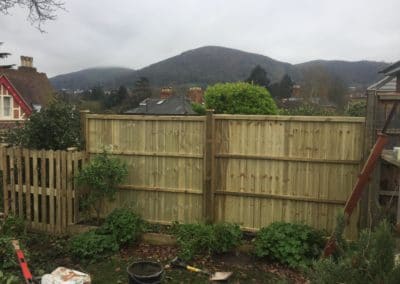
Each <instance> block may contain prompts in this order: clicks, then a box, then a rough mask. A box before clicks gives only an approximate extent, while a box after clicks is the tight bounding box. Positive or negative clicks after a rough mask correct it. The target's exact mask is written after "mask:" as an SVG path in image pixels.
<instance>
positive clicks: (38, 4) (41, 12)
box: [0, 0, 64, 32]
mask: <svg viewBox="0 0 400 284" xmlns="http://www.w3.org/2000/svg"><path fill="white" fill-rule="evenodd" d="M15 6H20V7H23V8H27V9H28V11H29V13H28V21H29V22H30V23H32V24H35V25H36V27H37V28H38V29H39V30H40V31H41V32H43V29H42V28H41V27H42V24H43V23H44V22H46V21H49V20H50V21H52V20H54V19H56V11H57V10H59V9H64V1H61V0H0V12H1V13H3V14H8V13H9V10H10V9H12V8H14V7H15Z"/></svg>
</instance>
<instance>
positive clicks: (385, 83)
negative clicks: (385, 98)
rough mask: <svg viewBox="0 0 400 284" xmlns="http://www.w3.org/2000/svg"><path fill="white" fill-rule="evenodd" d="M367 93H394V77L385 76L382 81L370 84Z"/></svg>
mask: <svg viewBox="0 0 400 284" xmlns="http://www.w3.org/2000/svg"><path fill="white" fill-rule="evenodd" d="M367 90H368V91H379V92H388V93H393V92H396V77H393V76H386V77H385V78H383V79H382V80H380V81H378V82H376V83H374V84H372V85H371V86H369V87H368V88H367Z"/></svg>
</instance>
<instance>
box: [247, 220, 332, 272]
mask: <svg viewBox="0 0 400 284" xmlns="http://www.w3.org/2000/svg"><path fill="white" fill-rule="evenodd" d="M324 243H325V242H324V237H323V234H322V232H320V231H317V230H315V229H313V228H311V227H309V226H307V225H303V224H291V223H284V222H275V223H272V224H271V225H269V226H268V227H264V228H262V229H261V230H260V231H259V232H258V234H257V236H256V239H255V243H254V252H255V255H256V256H257V257H260V258H262V257H267V258H269V259H271V260H273V261H278V262H280V263H282V264H287V265H288V266H290V267H293V268H296V267H305V266H308V265H309V264H311V263H312V260H313V259H315V258H317V257H319V256H320V254H321V252H322V249H323V246H324Z"/></svg>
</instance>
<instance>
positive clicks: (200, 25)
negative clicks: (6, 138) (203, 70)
mask: <svg viewBox="0 0 400 284" xmlns="http://www.w3.org/2000/svg"><path fill="white" fill-rule="evenodd" d="M66 9H67V10H68V11H67V12H64V11H59V12H58V13H57V14H58V18H57V20H56V21H54V22H48V23H47V24H45V26H44V29H45V30H46V33H43V34H42V33H40V32H39V31H38V30H37V29H35V27H34V26H32V25H31V24H30V23H29V22H28V21H27V20H26V17H27V11H26V10H23V9H20V8H15V9H13V10H11V11H10V13H11V15H2V14H0V41H3V42H4V45H3V46H2V47H0V50H2V51H7V52H11V53H13V56H12V57H9V58H8V59H7V61H6V62H3V63H17V64H19V55H28V56H33V57H34V65H35V66H36V67H37V68H38V70H39V71H42V72H46V73H47V74H48V75H49V76H54V75H57V74H61V73H67V72H72V71H77V70H80V69H84V68H88V67H95V66H124V67H130V68H135V69H138V68H141V67H144V66H147V65H149V64H152V63H155V62H157V61H159V60H162V59H165V58H168V57H171V56H174V55H177V54H179V53H181V52H183V51H186V50H188V49H193V48H197V47H201V46H205V45H219V46H225V47H231V48H236V49H240V50H244V51H249V52H255V53H260V54H263V55H266V56H269V57H272V58H274V59H277V60H281V61H286V62H289V63H300V62H304V61H309V60H314V59H340V60H351V61H357V60H364V59H366V60H378V61H386V62H393V61H396V60H399V59H400V1H399V0H379V1H378V0H376V1H371V0H347V1H346V0H336V1H333V0H329V1H328V0H319V1H317V0H313V1H311V0H279V1H278V0H275V1H269V0H268V1H262V0H258V1H251V0H246V1H235V0H164V1H161V0H158V1H156V0H147V1H136V0H113V1H109V0H95V1H94V0H91V1H87V0H86V1H83V0H66Z"/></svg>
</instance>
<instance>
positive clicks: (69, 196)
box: [66, 151, 73, 225]
mask: <svg viewBox="0 0 400 284" xmlns="http://www.w3.org/2000/svg"><path fill="white" fill-rule="evenodd" d="M72 154H73V152H72V151H68V152H67V172H66V182H67V187H66V193H67V194H66V197H67V216H66V217H67V225H70V224H72V223H73V215H72V214H73V212H72V206H73V201H72V182H73V177H72Z"/></svg>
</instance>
